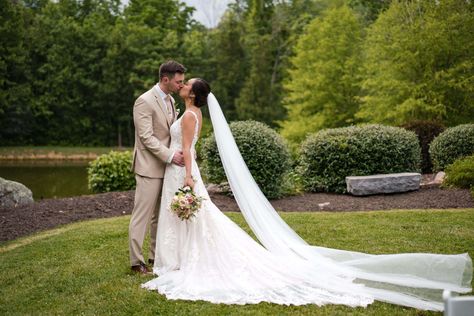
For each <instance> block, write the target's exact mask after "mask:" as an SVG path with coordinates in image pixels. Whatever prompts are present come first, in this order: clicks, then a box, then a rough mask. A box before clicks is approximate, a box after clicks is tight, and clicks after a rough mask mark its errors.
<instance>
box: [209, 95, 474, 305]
mask: <svg viewBox="0 0 474 316" xmlns="http://www.w3.org/2000/svg"><path fill="white" fill-rule="evenodd" d="M208 106H209V112H210V116H211V120H212V126H213V129H214V136H215V138H216V142H217V147H218V149H219V155H220V158H221V161H222V164H223V166H224V169H225V172H226V175H227V179H228V181H229V185H230V188H231V189H232V193H233V194H234V196H235V199H236V201H237V203H238V205H239V208H240V211H241V212H242V214H243V216H244V217H245V219H246V221H247V223H248V224H249V226H250V228H251V229H252V231H253V232H254V233H255V235H256V236H257V238H258V240H259V241H260V242H261V243H262V245H263V246H264V247H265V248H266V249H268V250H269V251H271V252H273V253H276V254H278V255H282V256H288V258H291V259H293V260H307V261H308V262H310V263H311V265H310V266H311V267H312V268H313V267H314V269H316V270H318V271H321V270H323V271H327V272H328V273H333V274H337V275H340V276H345V277H350V278H352V279H354V282H355V283H360V284H364V285H365V289H366V290H367V293H370V294H371V295H373V297H374V298H375V299H377V300H380V301H385V302H389V303H394V304H397V305H404V306H410V307H415V308H420V309H429V310H443V303H442V290H444V289H449V290H451V291H455V292H459V293H468V292H470V291H471V279H472V261H471V258H470V257H469V255H468V254H467V253H464V254H458V255H438V254H425V253H406V254H391V255H371V254H366V253H360V252H352V251H345V250H338V249H331V248H324V247H317V246H311V245H308V244H307V243H306V242H305V241H304V240H303V239H302V238H301V237H300V236H298V234H296V233H295V231H293V230H292V229H291V228H290V227H289V226H288V225H287V224H286V223H285V222H284V221H283V220H282V218H281V217H280V216H279V215H278V213H277V212H276V211H275V209H274V208H273V207H272V205H271V204H270V202H269V201H268V200H267V198H266V197H265V196H264V195H263V193H262V192H261V191H260V189H259V187H258V185H257V183H256V182H255V180H254V179H253V177H252V175H251V174H250V172H249V170H248V168H247V165H246V164H245V162H244V160H243V158H242V156H241V154H240V151H239V149H238V147H237V145H236V143H235V141H234V138H233V136H232V133H231V131H230V128H229V125H228V124H227V121H226V119H225V117H224V114H223V113H222V110H221V108H220V106H219V103H218V101H217V99H216V98H215V96H214V95H213V94H212V93H211V94H209V97H208ZM308 273H309V271H308Z"/></svg>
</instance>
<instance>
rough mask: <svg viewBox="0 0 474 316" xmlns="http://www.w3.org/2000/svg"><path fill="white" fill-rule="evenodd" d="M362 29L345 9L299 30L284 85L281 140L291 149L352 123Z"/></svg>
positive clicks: (352, 15) (341, 8)
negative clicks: (320, 133) (316, 134)
mask: <svg viewBox="0 0 474 316" xmlns="http://www.w3.org/2000/svg"><path fill="white" fill-rule="evenodd" d="M362 35H363V34H362V26H361V24H360V22H359V21H358V18H357V17H356V15H355V14H354V12H353V11H352V10H351V9H349V8H348V7H347V6H344V5H343V6H339V7H336V8H332V9H328V10H327V11H326V12H325V14H324V15H323V17H317V18H315V19H314V20H313V21H312V22H311V23H310V24H309V25H308V27H307V28H306V29H305V32H304V33H303V35H301V37H300V38H299V40H298V43H297V45H296V47H295V56H294V57H293V58H292V59H291V62H292V68H291V70H290V71H289V78H288V80H287V82H286V83H285V89H286V91H287V95H286V98H285V99H284V104H285V107H286V109H287V110H288V118H287V120H285V121H283V122H281V123H280V124H281V127H282V130H281V133H282V135H283V136H284V137H285V138H287V139H288V140H290V141H291V142H293V143H294V144H296V143H299V142H300V141H302V140H303V139H304V138H305V137H306V135H307V134H309V133H314V132H316V131H318V130H320V129H323V128H333V127H341V126H345V125H349V124H351V123H353V122H354V114H355V112H356V111H357V109H358V106H359V102H358V99H357V96H358V94H359V90H360V74H359V65H360V60H361V53H360V49H361V45H362V39H363V37H362Z"/></svg>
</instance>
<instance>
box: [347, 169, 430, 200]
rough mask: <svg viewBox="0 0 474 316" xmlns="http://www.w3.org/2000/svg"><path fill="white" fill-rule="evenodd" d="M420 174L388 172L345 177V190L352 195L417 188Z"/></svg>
mask: <svg viewBox="0 0 474 316" xmlns="http://www.w3.org/2000/svg"><path fill="white" fill-rule="evenodd" d="M420 182H421V174H419V173H408V172H407V173H390V174H376V175H372V176H350V177H346V184H347V191H348V192H349V193H351V194H353V195H371V194H380V193H397V192H407V191H413V190H418V189H419V188H420Z"/></svg>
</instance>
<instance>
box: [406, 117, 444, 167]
mask: <svg viewBox="0 0 474 316" xmlns="http://www.w3.org/2000/svg"><path fill="white" fill-rule="evenodd" d="M401 127H403V128H405V129H407V130H409V131H412V132H415V134H416V135H417V136H418V141H419V143H420V147H421V171H422V172H423V173H431V172H432V169H433V164H432V163H431V157H430V153H429V150H430V143H431V142H432V141H433V139H434V138H435V137H436V136H438V135H439V134H440V133H442V132H443V131H444V130H445V126H444V125H443V124H441V123H439V122H434V121H421V120H417V121H411V122H409V123H407V124H404V125H402V126H401Z"/></svg>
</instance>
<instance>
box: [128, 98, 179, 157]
mask: <svg viewBox="0 0 474 316" xmlns="http://www.w3.org/2000/svg"><path fill="white" fill-rule="evenodd" d="M152 113H153V110H152V108H151V107H150V106H149V105H147V103H146V102H145V100H143V99H142V98H138V99H137V101H135V105H134V107H133V122H134V124H135V129H136V130H137V133H138V137H139V138H140V140H141V142H142V143H143V145H144V146H145V148H146V149H148V151H150V152H151V153H152V154H153V155H155V156H156V157H158V159H160V160H162V161H163V162H168V160H169V158H170V157H172V156H173V154H174V152H173V151H171V150H170V149H169V148H168V147H166V146H165V145H163V144H162V143H161V142H160V141H159V140H158V138H156V137H155V136H154V135H153V119H152Z"/></svg>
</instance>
